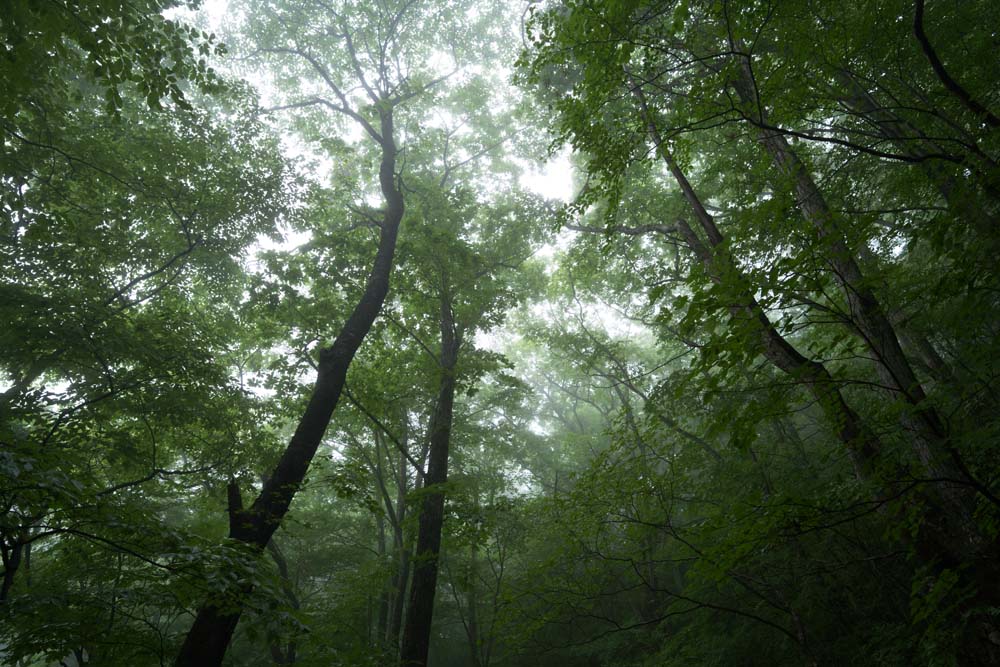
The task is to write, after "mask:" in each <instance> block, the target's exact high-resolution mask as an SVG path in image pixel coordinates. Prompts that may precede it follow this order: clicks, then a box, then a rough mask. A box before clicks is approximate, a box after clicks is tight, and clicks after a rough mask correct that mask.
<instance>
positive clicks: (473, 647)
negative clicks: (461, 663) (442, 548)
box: [466, 544, 486, 667]
mask: <svg viewBox="0 0 1000 667" xmlns="http://www.w3.org/2000/svg"><path fill="white" fill-rule="evenodd" d="M478 558H479V554H478V550H477V549H476V545H475V544H473V545H472V546H470V547H469V561H470V562H469V578H468V580H467V581H466V590H467V591H468V594H467V596H466V600H467V602H466V604H467V606H468V608H469V622H468V624H467V626H466V636H467V637H468V638H469V661H470V662H469V664H470V665H472V667H486V666H485V665H484V664H483V660H482V657H481V653H480V646H479V642H480V639H479V594H478V588H477V586H476V583H477V582H476V580H477V577H476V567H477V562H478Z"/></svg>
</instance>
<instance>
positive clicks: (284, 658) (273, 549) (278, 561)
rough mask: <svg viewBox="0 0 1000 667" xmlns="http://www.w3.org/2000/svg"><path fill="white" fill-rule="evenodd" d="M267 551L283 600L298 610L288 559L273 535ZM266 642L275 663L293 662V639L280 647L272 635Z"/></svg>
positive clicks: (279, 643) (299, 606) (297, 598)
mask: <svg viewBox="0 0 1000 667" xmlns="http://www.w3.org/2000/svg"><path fill="white" fill-rule="evenodd" d="M267 551H268V553H270V554H271V558H272V559H273V560H274V564H275V565H276V566H277V567H278V576H279V577H280V578H281V592H282V593H284V595H285V600H286V601H287V602H288V605H289V606H290V607H291V608H292V609H295V610H296V611H297V610H299V609H300V608H301V603H300V602H299V596H298V595H296V594H295V586H294V584H293V583H292V577H291V574H290V573H289V570H288V560H287V559H286V558H285V555H284V554H283V553H281V549H279V548H278V545H277V544H276V543H275V541H274V538H273V537H272V538H271V541H270V542H268V543H267ZM268 643H269V648H270V651H271V659H272V660H274V662H275V663H277V664H279V665H293V664H295V650H296V642H295V641H294V640H289V641H288V642H287V643H286V644H285V646H284V647H282V645H281V640H280V638H279V637H277V636H272V637H269V638H268Z"/></svg>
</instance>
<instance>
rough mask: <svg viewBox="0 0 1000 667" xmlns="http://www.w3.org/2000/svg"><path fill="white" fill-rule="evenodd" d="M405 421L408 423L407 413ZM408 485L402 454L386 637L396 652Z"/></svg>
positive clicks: (406, 567) (405, 569) (406, 572)
mask: <svg viewBox="0 0 1000 667" xmlns="http://www.w3.org/2000/svg"><path fill="white" fill-rule="evenodd" d="M403 423H404V424H406V423H407V421H406V417H405V415H404V422H403ZM403 442H404V443H407V442H408V439H407V438H406V433H404V439H403ZM407 487H408V476H407V472H406V457H405V456H400V457H399V470H398V472H397V475H396V524H395V525H393V527H392V531H393V533H392V536H393V551H394V553H395V555H396V574H395V577H394V578H393V587H392V590H393V594H392V609H391V612H390V615H389V626H388V628H387V629H386V637H385V641H386V645H388V646H389V647H391V648H392V651H393V652H394V653H395V654H398V652H399V633H400V631H401V630H402V627H403V609H404V608H405V606H406V584H407V583H408V582H409V579H410V546H409V544H408V543H407V540H406V535H405V533H404V527H403V526H404V524H403V521H404V519H405V518H406V491H407ZM397 657H398V656H397Z"/></svg>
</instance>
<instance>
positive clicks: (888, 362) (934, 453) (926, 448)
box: [737, 58, 1000, 550]
mask: <svg viewBox="0 0 1000 667" xmlns="http://www.w3.org/2000/svg"><path fill="white" fill-rule="evenodd" d="M737 90H738V92H739V95H740V97H741V100H742V102H743V103H744V104H746V105H747V106H748V107H750V108H753V109H755V113H756V114H758V115H760V116H764V114H766V111H765V110H764V109H765V107H764V105H763V103H762V101H761V100H760V99H759V97H758V96H757V90H756V87H755V85H754V80H753V74H752V72H751V70H750V63H749V61H748V60H747V59H746V58H741V59H740V62H739V81H738V82H737ZM759 120H760V123H759V124H757V125H755V128H756V135H757V140H758V141H759V142H760V143H761V145H763V146H764V148H765V149H766V151H767V152H768V154H769V155H770V156H771V159H772V161H773V162H774V164H775V165H776V166H777V167H778V169H779V170H780V171H781V173H782V175H783V177H784V178H786V179H788V180H789V181H790V183H791V185H792V187H793V189H794V192H795V195H796V198H797V203H798V207H799V210H800V211H801V212H802V215H803V217H804V218H805V219H806V220H807V221H808V222H810V223H811V224H812V225H813V227H814V228H815V230H816V233H817V235H818V237H819V238H820V240H822V241H823V242H825V243H826V245H827V247H828V253H827V261H828V264H829V265H830V267H831V268H832V269H833V274H834V276H835V278H836V280H837V282H838V283H839V285H840V287H841V291H842V292H843V295H844V298H845V300H846V302H847V306H848V309H849V316H850V319H851V321H852V323H853V325H854V327H855V328H856V331H857V333H858V334H859V335H860V337H861V339H862V340H863V341H864V343H865V345H866V346H867V347H868V349H869V350H870V351H871V352H872V354H873V356H874V359H875V362H876V364H875V367H876V370H877V372H878V375H879V378H880V380H881V382H882V384H883V385H884V386H886V387H888V388H889V389H890V390H891V391H892V392H893V393H894V394H895V395H896V396H897V397H899V398H901V399H902V400H903V401H905V402H906V403H908V404H909V406H910V407H909V409H908V410H906V411H905V412H904V414H903V416H902V423H903V427H904V429H905V430H907V431H908V432H909V434H910V442H911V446H912V448H913V451H914V453H915V455H916V456H917V458H918V459H919V461H920V462H921V464H922V466H923V468H924V470H925V472H926V475H927V476H928V477H930V478H933V479H946V480H949V479H950V480H960V481H961V485H960V486H955V485H952V484H941V485H939V492H940V494H941V500H942V502H943V503H944V505H945V506H947V508H948V509H947V511H948V512H949V513H950V514H951V519H950V521H951V522H953V523H955V524H957V525H956V526H955V530H954V537H956V538H958V539H965V540H966V541H967V542H968V546H969V547H970V548H972V549H973V550H977V549H978V548H980V547H981V546H982V540H981V538H980V536H979V535H978V534H977V532H978V531H976V530H975V529H974V528H973V522H972V519H971V506H972V504H973V499H971V498H969V497H968V496H969V494H968V493H967V492H966V488H967V487H972V488H975V489H976V490H977V491H978V492H979V493H981V494H982V495H983V496H984V497H986V498H987V499H988V500H990V502H993V503H994V504H997V505H1000V500H998V499H997V497H996V496H995V495H994V494H993V493H992V492H991V491H990V489H988V488H987V487H986V486H985V485H984V484H982V483H981V482H980V481H979V480H978V479H976V478H975V477H974V476H973V475H972V473H971V472H970V471H969V470H968V468H967V467H966V466H965V463H964V462H963V461H962V458H961V456H960V455H959V453H958V451H957V450H956V449H955V448H954V446H953V445H952V443H951V441H950V438H949V434H948V431H947V428H946V426H945V423H944V421H943V420H942V419H941V417H940V416H939V415H938V414H937V411H936V410H935V409H934V408H933V407H931V406H930V405H928V402H927V395H926V393H925V391H924V388H923V386H921V384H920V381H919V380H918V379H917V376H916V373H914V371H913V368H912V366H911V365H910V362H909V360H908V359H907V358H906V355H905V354H904V353H903V348H902V346H901V345H900V342H899V336H898V335H897V333H896V331H895V328H894V327H893V325H892V323H891V322H890V321H889V318H888V316H887V315H886V313H885V310H884V309H883V308H882V305H881V304H880V303H879V301H878V299H877V297H876V296H875V293H874V291H873V290H872V288H871V283H870V281H868V280H867V279H866V277H865V275H864V274H863V273H862V270H861V267H860V265H859V263H858V261H857V259H856V258H855V256H854V254H853V253H852V252H851V250H850V248H849V247H848V245H847V242H846V241H845V239H844V234H843V233H842V231H841V229H840V228H839V223H838V221H837V218H836V217H835V216H834V215H833V213H832V211H831V210H830V208H829V206H828V205H827V203H826V200H825V198H824V197H823V194H822V192H821V191H820V189H819V187H817V185H816V182H815V181H814V180H813V178H812V176H811V174H810V173H809V171H808V170H807V169H806V167H805V165H804V164H803V162H802V161H801V160H800V159H799V156H798V154H797V153H796V152H795V151H794V150H793V149H792V147H791V146H790V145H789V143H788V140H787V139H786V138H785V136H784V135H783V134H781V133H780V132H777V131H773V130H770V129H766V127H765V126H766V120H767V119H766V117H761V118H759Z"/></svg>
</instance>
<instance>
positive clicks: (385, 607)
mask: <svg viewBox="0 0 1000 667" xmlns="http://www.w3.org/2000/svg"><path fill="white" fill-rule="evenodd" d="M375 521H376V523H377V526H378V544H377V545H376V546H377V550H378V562H379V563H380V564H383V563H385V562H386V548H385V519H384V518H383V517H382V516H381V515H379V516H376V517H375ZM391 582H392V577H389V578H388V580H387V581H386V583H385V584H384V585H383V587H382V591H381V592H380V593H379V596H378V622H377V624H376V625H375V640H374V642H373V643H374V644H376V645H378V644H381V643H382V642H383V641H385V633H386V627H388V623H389V586H390V585H391Z"/></svg>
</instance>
